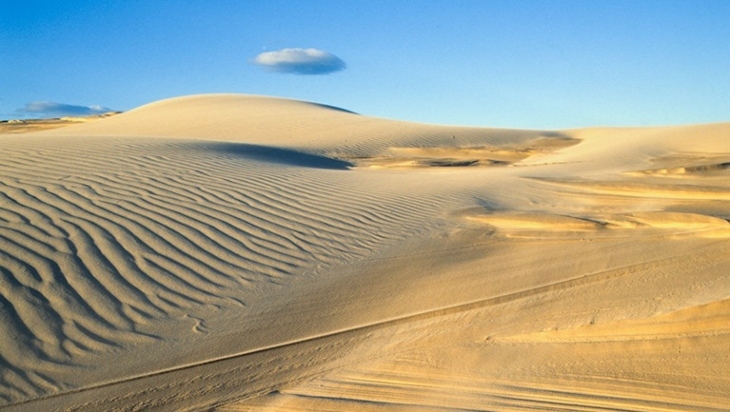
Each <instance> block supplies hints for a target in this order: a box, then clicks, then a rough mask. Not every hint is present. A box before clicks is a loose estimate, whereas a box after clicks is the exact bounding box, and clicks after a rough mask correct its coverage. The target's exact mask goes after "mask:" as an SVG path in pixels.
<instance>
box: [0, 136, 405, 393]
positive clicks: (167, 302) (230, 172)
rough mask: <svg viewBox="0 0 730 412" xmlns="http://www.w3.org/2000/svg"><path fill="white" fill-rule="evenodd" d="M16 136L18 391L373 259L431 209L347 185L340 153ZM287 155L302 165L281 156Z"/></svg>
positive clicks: (7, 380) (6, 196) (40, 388)
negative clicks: (266, 289) (188, 320)
mask: <svg viewBox="0 0 730 412" xmlns="http://www.w3.org/2000/svg"><path fill="white" fill-rule="evenodd" d="M2 146H3V147H2V153H3V155H4V157H5V159H4V161H3V163H2V164H1V165H0V174H1V175H2V176H0V179H1V181H2V182H3V183H4V184H3V186H2V190H1V191H0V200H1V203H0V261H1V262H2V263H1V264H0V276H2V283H1V284H0V285H1V286H0V287H1V288H2V289H1V290H0V292H1V295H2V301H0V303H2V309H3V310H2V312H1V313H2V316H3V321H2V322H1V326H0V328H2V331H0V348H1V349H2V352H1V353H2V359H1V360H0V365H2V370H3V373H2V376H1V377H0V387H2V388H3V393H2V394H1V395H0V396H2V399H3V400H4V401H5V402H8V401H13V400H17V399H22V398H27V397H31V396H34V395H38V394H42V393H45V392H53V391H56V390H59V388H64V387H67V386H68V385H69V384H67V383H65V382H61V381H55V380H54V379H53V378H50V377H46V374H48V375H53V373H52V372H53V371H54V370H56V369H57V368H58V366H59V365H67V366H73V365H77V364H78V363H79V362H81V361H82V360H83V356H84V355H85V354H91V353H98V352H102V351H110V350H115V349H114V348H118V347H122V346H125V345H130V344H137V343H139V342H141V340H144V339H147V340H150V339H163V338H164V336H158V335H157V334H155V333H149V332H148V331H149V330H154V328H152V326H150V325H154V322H155V321H156V320H157V319H163V318H182V317H184V316H187V315H188V314H189V313H194V312H191V310H192V309H194V308H195V307H199V306H203V305H208V306H214V307H217V306H220V305H231V304H232V305H239V306H240V305H245V300H246V296H248V295H249V294H250V293H255V290H256V285H265V284H267V283H282V282H286V278H287V277H288V276H290V275H292V274H294V273H306V272H307V271H313V270H315V269H317V268H318V267H322V266H327V265H332V264H336V263H342V262H346V261H349V260H352V259H355V258H360V257H363V256H365V255H367V253H368V251H369V250H371V249H372V248H373V245H375V244H377V243H382V242H388V241H392V240H394V239H397V238H399V237H403V236H408V231H405V232H402V231H400V230H399V231H396V230H395V229H393V227H398V226H400V225H393V223H395V222H403V221H408V220H412V219H413V216H414V212H418V209H417V208H418V206H417V205H415V204H414V203H413V202H409V204H408V205H407V206H405V205H399V202H398V201H397V198H395V197H394V196H390V197H391V200H390V201H388V196H389V195H387V194H386V195H385V197H378V198H377V199H376V198H373V197H370V196H366V195H365V194H364V192H361V191H357V190H349V189H348V188H347V187H343V186H342V184H341V183H340V181H339V180H341V179H342V178H343V176H342V173H346V172H341V171H340V172H337V171H328V170H325V169H326V168H327V167H329V166H331V165H332V164H334V163H337V162H339V161H335V160H332V161H331V162H324V166H327V167H325V169H309V168H302V166H305V167H306V166H317V165H321V164H320V163H317V162H318V161H319V162H321V160H320V159H319V158H318V157H316V156H314V155H297V154H295V153H293V152H290V151H283V150H282V151H278V150H275V149H272V150H264V151H262V150H261V149H257V150H253V154H251V153H249V152H246V148H247V146H246V145H242V146H241V147H239V148H236V150H232V149H231V147H232V146H233V145H232V144H229V143H225V144H222V145H220V146H216V145H215V144H211V143H205V144H204V145H199V144H198V143H194V142H190V141H178V142H171V141H169V140H166V141H164V142H162V141H160V142H158V141H155V140H154V139H147V140H145V139H136V140H135V139H112V138H109V139H104V140H101V139H88V140H85V139H84V138H55V139H53V140H52V141H51V140H49V138H33V139H30V138H27V137H22V138H16V137H7V138H4V139H3V140H2ZM51 147H52V148H53V149H50V148H51ZM283 152H285V153H283ZM244 153H248V154H247V155H244ZM282 153H283V154H284V156H283V157H282V158H281V162H288V161H292V159H293V164H292V165H291V166H290V167H282V164H281V162H279V164H277V165H276V167H272V166H269V165H268V164H269V163H270V161H271V159H270V157H271V156H276V155H282ZM262 157H263V158H262ZM262 160H263V162H262ZM305 163H306V164H305ZM343 163H344V162H339V163H337V165H340V164H343ZM333 173H335V174H337V175H333ZM352 187H353V188H357V187H358V185H356V184H353V185H352ZM335 188H336V190H334V189H335ZM414 207H415V209H414ZM389 227H390V229H389ZM410 227H411V230H413V231H415V230H418V222H416V221H412V222H411V223H410ZM36 359H40V360H42V362H37V361H36Z"/></svg>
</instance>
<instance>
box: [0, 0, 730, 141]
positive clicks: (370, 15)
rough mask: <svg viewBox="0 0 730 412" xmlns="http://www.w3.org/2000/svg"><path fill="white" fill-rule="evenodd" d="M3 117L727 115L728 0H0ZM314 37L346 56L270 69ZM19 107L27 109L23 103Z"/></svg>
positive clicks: (561, 122) (614, 121) (622, 121)
mask: <svg viewBox="0 0 730 412" xmlns="http://www.w3.org/2000/svg"><path fill="white" fill-rule="evenodd" d="M0 10H1V12H0V118H4V119H7V118H14V117H22V116H21V114H22V112H19V111H18V110H19V109H20V108H23V107H25V105H27V104H29V103H31V102H39V101H47V102H54V103H58V104H65V105H80V106H90V105H101V106H105V107H109V108H112V109H116V110H129V109H132V108H134V107H136V106H139V105H142V104H145V103H148V102H151V101H155V100H159V99H163V98H168V97H174V96H180V95H187V94H196V93H219V92H225V93H248V94H263V95H273V96H281V97H289V98H295V99H302V100H309V101H315V102H319V103H324V104H329V105H334V106H339V107H343V108H346V109H349V110H353V111H355V112H358V113H361V114H366V115H372V116H378V117H386V118H396V119H402V120H413V121H420V122H429V123H442V124H460V125H478V126H495V127H514V128H546V129H547V128H553V129H555V128H569V127H583V126H594V125H595V126H598V125H616V126H622V125H661V124H685V123H705V122H719V121H730V0H717V1H709V0H685V1H672V0H656V1H653V0H628V1H626V0H611V1H591V0H576V1H568V0H566V1H547V0H546V1H512V0H503V1H496V0H495V1H488V0H484V1H477V0H475V1H459V0H445V1H441V0H422V1H398V0H389V1H375V0H362V1H347V0H340V1H317V0H307V1H304V0H302V1H297V0H286V1H272V0H262V1H244V0H231V1H219V0H209V1H206V0H196V1H186V0H111V1H104V0H93V1H76V0H58V1H45V2H44V1H34V0H9V1H8V0H0ZM285 48H317V49H320V50H323V51H326V52H329V53H331V54H333V55H335V56H337V57H339V58H340V59H341V60H342V61H344V62H345V64H346V66H347V67H346V69H344V70H340V71H336V72H333V73H330V74H325V75H297V74H290V73H281V72H272V71H267V70H265V69H264V68H263V67H261V66H258V65H256V64H254V63H253V60H254V58H255V57H256V56H257V55H259V54H260V53H263V52H268V51H276V50H281V49H285ZM27 116H28V115H27V114H26V117H27Z"/></svg>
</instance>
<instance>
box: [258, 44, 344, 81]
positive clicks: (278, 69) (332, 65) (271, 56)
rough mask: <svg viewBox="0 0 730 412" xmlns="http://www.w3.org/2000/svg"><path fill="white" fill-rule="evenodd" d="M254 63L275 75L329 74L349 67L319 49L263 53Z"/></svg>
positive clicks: (332, 55) (337, 58)
mask: <svg viewBox="0 0 730 412" xmlns="http://www.w3.org/2000/svg"><path fill="white" fill-rule="evenodd" d="M253 63H254V64H256V65H258V66H261V67H263V68H264V69H266V70H268V71H270V72H274V73H287V74H304V75H313V74H329V73H334V72H338V71H340V70H344V69H345V68H346V67H347V65H346V64H345V62H344V61H343V60H342V59H340V58H339V57H337V56H335V55H334V54H332V53H329V52H326V51H324V50H319V49H298V48H297V49H282V50H277V51H271V52H265V53H261V54H259V55H258V56H256V57H255V58H254V59H253Z"/></svg>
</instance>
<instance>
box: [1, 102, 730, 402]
mask: <svg viewBox="0 0 730 412" xmlns="http://www.w3.org/2000/svg"><path fill="white" fill-rule="evenodd" d="M7 126H11V125H7ZM3 132H4V133H6V134H3V135H0V153H2V162H0V276H2V278H1V279H2V282H0V292H1V293H0V306H1V307H2V310H1V311H0V314H1V315H2V316H3V319H2V322H0V328H2V330H1V331H0V405H1V406H0V408H5V409H6V410H39V411H41V410H114V409H124V410H126V409H130V410H134V409H139V410H147V409H155V410H198V409H209V408H216V409H217V410H222V411H223V410H225V411H274V410H275V411H302V410H318V411H339V410H360V411H384V410H389V411H411V410H418V411H420V410H570V411H573V410H584V411H594V410H595V411H598V410H601V411H603V410H606V409H609V410H639V411H656V410H687V411H696V410H725V409H726V408H727V405H729V404H730V396H729V395H728V394H729V393H730V359H728V356H729V355H728V354H729V353H730V352H728V348H730V335H729V333H730V326H729V325H730V305H729V304H728V302H730V300H729V299H728V298H729V297H730V278H729V277H728V276H729V274H730V253H729V252H730V223H729V222H728V218H730V212H728V211H730V174H729V173H730V167H729V166H728V164H730V145H728V141H730V140H728V139H730V124H713V125H698V126H682V127H662V128H622V129H618V128H616V129H608V128H604V129H582V130H568V131H521V130H502V129H486V128H465V127H452V126H433V125H421V124H414V123H406V122H398V121H393V120H384V119H375V118H368V117H365V116H360V115H357V114H354V113H351V112H347V111H343V110H340V109H336V108H331V107H327V106H322V105H316V104H312V103H305V102H297V101H290V100H283V99H275V98H266V97H258V96H241V95H205V96H193V97H184V98H177V99H170V100H165V101H161V102H157V103H153V104H150V105H147V106H143V107H140V108H138V109H135V110H133V111H130V112H128V113H124V114H119V115H116V116H113V117H109V118H105V119H101V120H97V121H94V122H89V123H84V124H79V125H74V126H68V127H62V128H57V129H54V130H48V131H45V132H37V133H28V134H14V133H13V131H12V130H5V129H4V130H3Z"/></svg>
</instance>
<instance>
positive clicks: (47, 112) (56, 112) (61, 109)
mask: <svg viewBox="0 0 730 412" xmlns="http://www.w3.org/2000/svg"><path fill="white" fill-rule="evenodd" d="M111 111H112V109H110V108H108V107H104V106H99V105H92V106H76V105H73V104H65V103H56V102H31V103H28V104H26V105H25V106H23V107H21V108H20V109H18V110H16V113H19V114H23V115H38V116H91V115H95V114H103V113H107V112H111Z"/></svg>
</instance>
